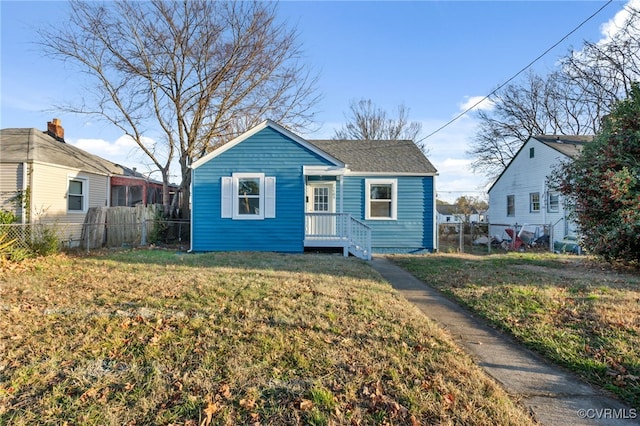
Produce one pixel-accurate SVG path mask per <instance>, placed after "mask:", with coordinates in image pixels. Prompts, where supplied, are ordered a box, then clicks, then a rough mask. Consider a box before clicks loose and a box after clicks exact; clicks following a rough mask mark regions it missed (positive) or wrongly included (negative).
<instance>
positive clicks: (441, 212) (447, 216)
mask: <svg viewBox="0 0 640 426" xmlns="http://www.w3.org/2000/svg"><path fill="white" fill-rule="evenodd" d="M436 211H437V212H438V216H437V223H438V224H448V223H461V222H462V219H463V218H464V215H463V214H458V213H456V211H457V209H456V206H452V205H450V204H438V205H436Z"/></svg>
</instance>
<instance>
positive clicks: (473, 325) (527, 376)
mask: <svg viewBox="0 0 640 426" xmlns="http://www.w3.org/2000/svg"><path fill="white" fill-rule="evenodd" d="M371 266H372V267H373V268H374V269H375V270H377V271H378V272H379V273H380V274H381V275H382V276H383V277H384V278H385V279H386V280H387V281H389V282H390V283H391V285H392V286H393V287H394V288H395V289H396V290H397V291H398V292H399V293H400V294H401V295H402V296H404V297H405V298H406V299H407V300H408V301H409V302H411V303H413V304H415V305H416V306H417V307H418V308H419V309H420V310H421V311H422V312H424V314H425V315H426V316H427V317H429V318H431V319H432V320H434V321H436V322H437V323H438V324H439V325H440V326H442V327H443V328H444V329H446V330H448V331H449V333H450V334H451V335H452V336H453V338H454V339H455V340H456V341H457V342H458V343H459V344H460V345H461V346H462V347H463V348H464V349H465V350H466V351H467V352H468V353H470V354H471V356H472V357H473V358H474V359H475V361H476V363H477V364H478V365H480V366H481V367H482V368H484V370H485V371H486V372H487V373H488V374H489V375H490V376H492V377H493V378H494V379H495V380H496V381H498V382H499V383H501V384H502V386H503V387H504V388H505V389H506V390H507V392H509V393H510V394H511V395H514V396H516V397H517V398H519V399H520V400H521V401H522V403H523V404H524V405H525V406H526V407H527V408H528V409H529V410H530V411H531V413H532V415H533V417H534V418H535V419H536V420H537V421H538V422H539V423H541V424H542V425H545V426H556V425H557V426H564V425H612V426H613V425H616V426H617V425H639V424H640V410H635V409H632V408H630V407H628V406H626V405H624V404H622V403H620V402H619V401H617V400H615V399H613V398H611V397H609V396H607V395H606V394H605V393H604V392H603V391H600V390H598V389H596V388H594V387H592V386H590V385H588V384H586V383H585V382H583V381H581V380H580V379H579V378H577V377H576V376H574V375H573V374H571V373H569V372H567V371H565V370H563V369H561V368H559V367H555V366H553V365H550V363H549V362H546V361H544V360H543V359H542V358H541V357H539V356H537V355H536V354H534V353H533V352H531V351H529V350H527V349H525V348H523V347H521V346H519V345H518V344H516V343H515V342H514V341H513V340H512V339H510V338H509V337H508V336H505V335H504V334H502V333H500V332H498V331H496V330H495V329H492V328H491V327H488V326H487V325H485V324H484V323H483V321H481V320H479V319H478V318H475V317H474V316H472V315H471V314H470V313H469V312H468V311H466V310H465V309H463V308H461V307H460V306H459V305H457V304H456V303H454V302H452V301H450V300H449V299H447V298H445V297H444V296H442V295H441V294H440V293H439V292H438V291H437V290H435V289H433V288H432V287H429V286H427V285H426V284H425V283H423V282H422V281H420V280H418V279H417V278H415V277H414V276H413V275H411V274H410V273H409V272H407V271H405V270H404V269H402V268H400V267H398V266H396V265H395V264H393V263H392V262H391V261H389V260H387V259H385V258H384V257H379V256H376V257H374V258H373V260H372V261H371Z"/></svg>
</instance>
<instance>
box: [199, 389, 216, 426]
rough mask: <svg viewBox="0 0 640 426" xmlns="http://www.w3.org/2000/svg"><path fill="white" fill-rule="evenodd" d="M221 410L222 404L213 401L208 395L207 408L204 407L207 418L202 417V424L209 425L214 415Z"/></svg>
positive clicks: (201, 425)
mask: <svg viewBox="0 0 640 426" xmlns="http://www.w3.org/2000/svg"><path fill="white" fill-rule="evenodd" d="M218 410H220V406H219V405H218V403H217V402H213V401H212V400H211V397H210V396H207V408H205V409H204V414H205V416H206V417H205V418H204V419H202V422H201V423H200V426H209V425H210V424H211V419H212V418H213V415H214V414H215V413H217V412H218Z"/></svg>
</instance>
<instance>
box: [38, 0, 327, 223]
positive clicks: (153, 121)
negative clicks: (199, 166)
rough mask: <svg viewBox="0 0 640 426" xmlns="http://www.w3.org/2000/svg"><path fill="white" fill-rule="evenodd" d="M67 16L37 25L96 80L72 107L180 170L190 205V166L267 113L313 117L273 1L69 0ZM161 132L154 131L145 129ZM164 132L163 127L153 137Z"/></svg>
mask: <svg viewBox="0 0 640 426" xmlns="http://www.w3.org/2000/svg"><path fill="white" fill-rule="evenodd" d="M71 6H72V8H71V9H72V12H71V16H70V18H69V22H67V23H65V24H64V25H56V26H55V27H51V28H48V29H44V30H42V31H41V36H42V44H43V46H44V47H45V49H46V51H47V52H48V53H49V54H51V55H53V56H54V57H56V58H59V59H62V60H65V61H68V62H71V63H72V64H74V65H77V66H78V68H79V70H80V71H82V72H84V73H86V74H88V75H89V77H91V82H92V84H93V85H92V86H91V87H90V88H88V89H87V90H86V91H85V92H84V95H85V96H83V101H82V104H81V105H77V104H74V105H65V106H63V108H64V109H65V110H67V111H70V112H74V113H80V114H89V115H93V116H98V117H99V118H101V119H103V120H106V121H107V122H109V123H111V124H113V125H115V126H116V127H118V128H119V129H121V130H122V131H123V132H124V133H125V134H126V135H128V136H130V137H131V138H133V140H135V141H136V143H137V144H138V146H139V147H140V149H141V150H142V151H143V152H144V153H145V154H146V156H147V157H148V158H149V159H150V160H151V162H152V163H153V164H154V166H155V167H157V168H158V170H160V172H161V173H162V180H163V183H164V194H163V195H164V197H163V199H164V203H165V207H166V208H168V204H167V203H168V200H169V190H168V183H169V171H170V168H171V165H172V163H173V162H174V160H177V162H178V164H179V168H180V172H181V191H182V194H183V195H182V206H181V207H182V211H183V214H187V212H188V209H189V198H190V197H189V195H190V194H189V188H190V179H191V175H190V172H189V165H190V164H191V163H192V162H193V161H194V160H197V159H198V158H200V157H202V156H203V155H205V154H206V153H207V152H209V151H210V150H212V149H213V148H214V147H216V146H218V145H220V144H223V143H225V142H227V141H229V140H230V139H232V138H233V137H235V136H236V135H238V134H239V133H241V132H242V131H244V130H246V129H247V128H248V127H250V126H252V125H255V124H257V123H258V122H260V121H262V120H263V119H264V118H267V116H268V118H271V119H274V120H277V121H280V122H282V123H284V124H286V125H288V126H290V127H292V128H294V129H296V128H298V129H300V128H304V127H305V126H308V125H309V124H310V122H311V118H312V108H313V106H314V105H315V104H316V102H317V100H318V98H317V95H316V94H315V80H316V79H315V78H314V76H312V75H311V74H310V72H309V71H308V69H307V67H306V66H305V64H304V63H303V61H302V53H301V46H300V45H299V43H298V42H297V38H296V31H295V29H290V28H288V27H287V26H285V25H284V24H281V23H278V22H277V21H276V4H274V3H270V2H260V1H253V2H214V1H208V0H182V1H164V0H152V1H150V2H131V1H124V0H117V1H115V2H108V3H101V2H93V1H89V2H86V1H79V0H72V1H71ZM150 134H153V135H154V136H155V137H154V138H153V139H150V138H149V137H148V135H150ZM156 135H159V136H156Z"/></svg>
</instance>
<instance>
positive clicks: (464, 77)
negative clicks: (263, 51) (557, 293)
mask: <svg viewBox="0 0 640 426" xmlns="http://www.w3.org/2000/svg"><path fill="white" fill-rule="evenodd" d="M605 3H606V2H604V1H407V2H400V1H373V2H372V1H356V2H343V1H304V2H298V1H283V2H281V3H280V4H279V6H278V10H279V16H280V19H282V20H283V21H285V22H287V23H289V24H291V25H295V26H296V27H297V29H298V31H299V37H300V41H301V43H302V45H303V47H304V50H305V54H306V60H307V62H308V63H309V64H310V65H311V66H312V67H313V69H314V70H315V71H317V72H318V74H319V77H320V79H319V83H318V88H319V90H320V94H321V95H322V101H321V103H320V104H319V105H318V106H317V115H316V117H317V124H318V127H319V130H318V131H317V132H316V133H313V134H308V135H303V136H305V137H308V138H326V137H330V136H331V135H332V134H333V131H334V129H335V128H338V127H340V126H341V124H342V123H343V122H344V116H345V113H346V112H347V110H348V106H349V102H350V101H351V100H358V99H363V98H364V99H371V100H372V101H373V102H375V103H376V104H377V105H378V106H380V107H382V108H383V109H386V110H388V111H389V112H390V113H392V112H394V111H395V109H396V108H397V106H398V105H399V104H401V103H404V104H405V105H406V106H407V107H408V108H409V109H410V118H411V120H415V121H420V122H422V123H423V134H424V135H425V136H426V135H427V134H429V133H431V132H432V131H434V130H436V129H437V128H439V127H440V126H441V125H443V124H444V123H446V122H447V121H449V120H450V119H451V118H453V117H454V116H456V115H457V114H459V113H460V112H461V111H462V110H463V109H464V108H465V105H466V104H468V102H470V101H471V100H474V99H477V97H482V96H485V95H487V94H488V93H490V92H491V91H492V90H493V89H495V88H496V87H497V86H498V85H499V84H501V83H503V82H505V81H506V80H508V79H509V78H511V77H512V76H513V75H514V74H515V73H516V72H518V71H519V70H521V69H522V68H523V67H524V66H525V65H527V64H528V63H529V62H531V61H532V60H533V59H535V58H536V57H537V56H539V55H540V54H541V53H543V52H544V51H545V50H547V49H548V48H549V47H551V46H552V45H553V44H555V43H556V42H558V41H559V40H560V39H562V38H563V37H564V36H565V35H567V34H568V33H569V32H570V31H571V30H573V29H574V28H576V27H577V26H578V25H579V24H580V23H582V22H583V21H584V20H585V19H587V18H588V17H589V16H591V15H592V14H593V13H594V12H596V11H597V10H598V9H599V8H600V7H601V6H603V5H604V4H605ZM625 3H626V1H614V2H612V3H611V4H609V5H608V6H607V7H605V9H604V10H603V11H602V12H600V13H599V14H598V15H597V16H595V17H594V18H593V19H591V20H590V21H589V22H587V23H586V24H584V25H583V26H582V27H581V28H580V29H579V30H578V31H576V32H575V33H574V34H572V35H571V36H570V37H569V38H568V39H567V40H565V41H564V42H563V43H562V44H560V45H559V46H558V47H556V48H555V49H554V50H552V51H551V52H550V53H548V54H547V55H546V56H545V57H544V58H543V59H542V60H540V61H538V62H537V63H536V64H535V65H534V68H535V69H536V70H538V71H540V72H542V73H546V72H547V71H549V70H551V69H553V67H554V66H555V63H556V61H557V59H558V58H559V57H560V56H563V55H564V54H566V53H567V51H568V50H569V49H570V48H572V47H573V48H575V49H579V48H580V47H581V46H582V44H583V41H584V40H589V41H594V42H595V41H598V40H600V39H602V37H603V34H602V30H603V25H604V24H606V23H607V22H608V21H610V20H611V19H612V18H613V17H614V16H615V15H616V13H617V12H619V11H620V10H622V8H623V6H624V4H625ZM67 12H68V4H67V3H66V2H54V1H44V2H32V1H20V2H14V1H6V0H2V1H1V2H0V16H1V34H0V36H1V47H0V49H1V50H0V61H1V74H0V99H1V111H0V128H10V127H35V128H39V129H42V130H44V129H45V128H46V123H47V121H50V120H51V119H52V118H53V117H57V118H60V119H61V120H62V125H63V127H64V128H65V136H66V139H67V141H68V142H69V143H72V144H75V145H78V146H80V147H82V148H83V149H85V150H87V151H89V152H92V153H94V154H97V155H100V156H102V157H105V158H108V159H111V160H112V161H115V162H121V163H122V164H129V165H132V166H133V165H138V167H139V169H140V170H145V169H146V166H145V165H144V163H145V161H144V157H141V156H140V155H138V154H136V152H135V149H134V147H133V146H132V145H131V144H130V143H129V142H128V141H126V140H124V139H123V138H121V136H122V135H121V134H119V133H118V132H117V130H116V129H114V128H112V127H109V126H108V125H106V124H102V123H96V122H93V121H89V120H88V119H87V118H86V117H77V116H73V115H68V114H59V113H56V112H55V111H52V110H51V109H52V108H53V106H54V105H55V103H56V102H57V103H62V102H64V101H68V100H69V99H73V98H75V97H76V96H78V89H77V87H78V85H77V79H78V78H79V77H78V75H76V74H73V75H71V74H68V73H67V71H66V70H65V67H64V66H63V65H62V64H61V63H59V62H52V61H51V60H50V59H48V58H47V57H45V56H44V55H43V52H42V51H41V50H40V49H39V47H38V46H37V45H36V44H34V42H35V41H36V40H37V37H36V33H35V30H36V29H37V28H38V26H39V25H46V24H55V23H56V22H61V20H62V19H63V18H64V16H65V14H66V13H67ZM475 126H476V121H475V120H474V118H473V114H470V115H467V116H465V117H463V118H462V119H460V120H458V121H456V122H455V123H454V124H452V125H450V126H448V127H447V128H445V129H444V130H442V131H440V132H438V133H437V134H435V135H433V136H432V137H430V138H428V139H427V140H426V141H425V142H426V143H427V146H428V147H429V149H430V154H429V159H430V160H431V161H432V162H433V163H434V165H435V166H436V168H437V169H438V170H439V173H440V176H439V177H438V181H437V189H438V196H439V197H440V198H443V199H446V200H449V201H453V199H455V198H456V197H458V196H460V195H463V194H469V195H481V193H482V183H484V182H485V178H484V177H483V176H476V175H473V174H472V173H471V171H470V170H469V169H468V164H469V162H470V159H469V158H468V157H467V156H466V154H465V151H466V149H467V146H468V143H469V141H470V139H471V138H472V137H473V134H474V131H475Z"/></svg>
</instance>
